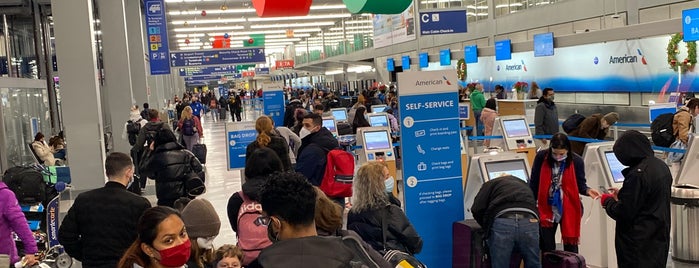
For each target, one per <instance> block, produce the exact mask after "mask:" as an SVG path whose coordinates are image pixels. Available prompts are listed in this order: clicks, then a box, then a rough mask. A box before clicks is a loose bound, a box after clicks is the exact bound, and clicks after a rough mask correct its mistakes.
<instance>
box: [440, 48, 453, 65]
mask: <svg viewBox="0 0 699 268" xmlns="http://www.w3.org/2000/svg"><path fill="white" fill-rule="evenodd" d="M439 65H440V66H449V65H451V49H448V48H447V49H442V50H440V51H439Z"/></svg>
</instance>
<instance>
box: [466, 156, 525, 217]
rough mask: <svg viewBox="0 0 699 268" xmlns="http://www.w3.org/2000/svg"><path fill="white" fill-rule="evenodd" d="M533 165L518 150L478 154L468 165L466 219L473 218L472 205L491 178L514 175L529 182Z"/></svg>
mask: <svg viewBox="0 0 699 268" xmlns="http://www.w3.org/2000/svg"><path fill="white" fill-rule="evenodd" d="M529 174H531V167H530V165H529V159H528V158H527V156H526V155H524V154H520V153H516V152H500V153H497V152H493V153H485V154H476V155H474V156H472V157H471V160H470V161H469V166H468V179H467V180H466V187H465V188H464V209H465V213H464V215H466V219H473V213H471V206H473V200H474V199H475V198H476V194H478V191H479V190H480V189H481V186H483V184H484V183H485V182H487V181H489V180H492V179H495V178H498V177H502V176H505V175H512V176H515V177H517V178H520V179H521V180H523V181H525V182H529Z"/></svg>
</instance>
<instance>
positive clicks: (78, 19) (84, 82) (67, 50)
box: [51, 0, 106, 190]
mask: <svg viewBox="0 0 699 268" xmlns="http://www.w3.org/2000/svg"><path fill="white" fill-rule="evenodd" d="M51 4H52V5H51V7H52V12H53V20H54V34H55V36H56V58H57V60H58V62H59V64H60V66H61V67H60V69H61V71H60V77H61V100H62V104H63V105H62V107H63V125H64V126H65V134H66V139H67V142H68V152H69V153H68V159H69V161H70V167H71V175H72V185H73V187H74V189H77V190H89V189H95V188H99V187H102V186H103V185H104V183H105V181H106V177H105V174H104V159H105V153H104V141H103V139H104V138H103V130H102V128H103V126H104V124H103V122H102V103H101V100H100V85H99V82H98V81H97V77H98V75H99V74H98V70H97V53H96V49H95V46H96V43H95V30H94V27H93V16H92V13H93V10H94V9H93V6H92V1H91V0H52V1H51Z"/></svg>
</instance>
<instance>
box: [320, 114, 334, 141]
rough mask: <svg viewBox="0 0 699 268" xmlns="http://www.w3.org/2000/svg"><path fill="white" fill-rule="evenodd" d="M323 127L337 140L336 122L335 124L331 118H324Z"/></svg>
mask: <svg viewBox="0 0 699 268" xmlns="http://www.w3.org/2000/svg"><path fill="white" fill-rule="evenodd" d="M323 126H324V127H325V128H327V129H328V130H330V132H331V133H332V134H333V136H334V137H335V138H336V139H337V122H335V118H334V117H332V116H324V117H323Z"/></svg>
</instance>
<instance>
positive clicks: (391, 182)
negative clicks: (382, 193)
mask: <svg viewBox="0 0 699 268" xmlns="http://www.w3.org/2000/svg"><path fill="white" fill-rule="evenodd" d="M383 184H384V186H386V192H387V193H391V192H393V188H394V187H395V180H394V179H393V176H390V177H388V178H387V179H386V180H384V181H383Z"/></svg>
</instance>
